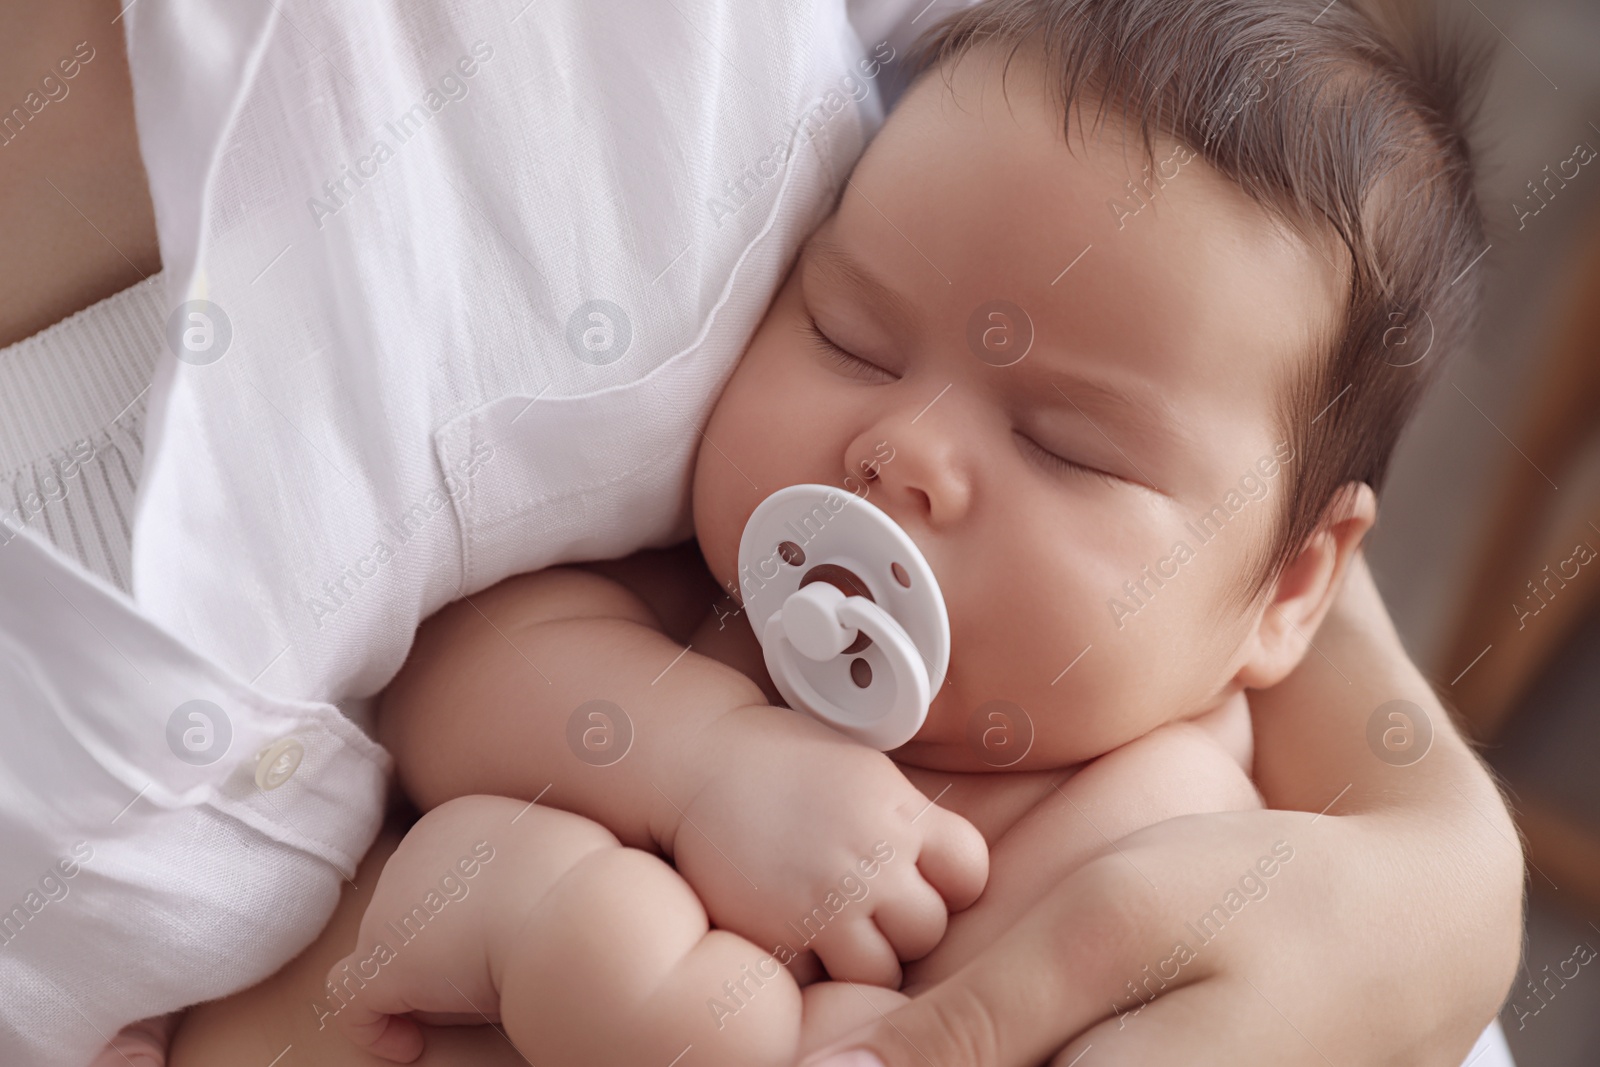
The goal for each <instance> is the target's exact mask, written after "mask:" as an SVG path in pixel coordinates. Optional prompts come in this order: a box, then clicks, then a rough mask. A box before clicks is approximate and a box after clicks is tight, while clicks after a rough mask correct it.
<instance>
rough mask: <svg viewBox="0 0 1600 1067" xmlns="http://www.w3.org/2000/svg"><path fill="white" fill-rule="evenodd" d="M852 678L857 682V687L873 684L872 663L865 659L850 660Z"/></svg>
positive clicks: (862, 687)
mask: <svg viewBox="0 0 1600 1067" xmlns="http://www.w3.org/2000/svg"><path fill="white" fill-rule="evenodd" d="M850 680H851V681H852V682H854V683H856V688H857V689H865V688H866V687H867V686H869V685H871V684H872V664H870V663H868V662H867V661H866V660H864V659H853V660H851V661H850Z"/></svg>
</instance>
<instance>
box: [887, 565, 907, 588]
mask: <svg viewBox="0 0 1600 1067" xmlns="http://www.w3.org/2000/svg"><path fill="white" fill-rule="evenodd" d="M889 570H890V571H891V572H892V573H893V574H894V580H895V581H897V582H899V583H900V588H902V589H910V588H911V575H909V574H907V573H906V569H905V568H904V567H902V566H901V565H900V564H898V563H891V564H889Z"/></svg>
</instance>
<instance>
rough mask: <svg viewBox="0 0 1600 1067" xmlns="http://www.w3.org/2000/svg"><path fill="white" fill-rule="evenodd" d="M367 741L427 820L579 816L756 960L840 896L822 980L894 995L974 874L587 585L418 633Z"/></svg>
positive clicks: (919, 803)
mask: <svg viewBox="0 0 1600 1067" xmlns="http://www.w3.org/2000/svg"><path fill="white" fill-rule="evenodd" d="M595 701H602V702H605V703H603V704H596V703H591V702H595ZM594 714H598V715H599V716H601V717H600V718H593V717H592V715H594ZM596 733H599V734H602V735H603V736H602V738H601V740H607V741H609V744H607V745H604V746H601V747H600V748H599V749H598V750H597V749H596V748H593V747H591V746H590V745H588V744H586V738H587V737H589V736H590V735H593V734H596ZM379 734H380V740H382V741H383V742H384V744H385V745H386V746H388V747H389V749H390V751H391V752H393V753H394V756H395V760H396V763H397V766H398V769H399V776H400V779H401V782H402V784H403V785H404V786H405V789H406V791H407V793H408V794H409V795H410V797H411V798H412V800H413V801H415V802H416V803H417V804H418V806H420V807H421V808H423V809H424V810H428V809H431V808H433V807H436V806H438V805H439V804H441V803H442V802H444V801H446V800H449V799H450V798H452V797H458V796H465V795H471V794H485V793H488V794H495V795H499V796H506V797H516V798H520V799H522V800H524V801H531V800H534V799H536V798H537V799H538V800H539V802H540V803H541V804H544V805H548V806H551V807H557V808H561V809H564V810H566V811H569V812H572V813H574V814H577V815H583V816H586V817H588V818H590V819H593V820H595V821H596V822H598V823H600V824H601V825H603V826H604V827H606V828H607V829H608V830H610V831H611V832H612V833H614V834H616V836H617V837H618V838H619V839H621V841H622V842H623V844H626V845H629V846H631V847H634V848H639V849H643V850H646V851H652V852H654V851H659V852H660V853H661V854H663V855H665V856H668V857H670V858H671V859H672V860H673V861H674V863H675V864H676V866H677V868H678V871H679V873H680V874H682V875H683V877H684V878H685V879H687V880H688V882H689V884H690V885H691V886H693V887H694V889H695V891H696V892H698V893H699V894H700V897H701V900H702V901H703V902H704V903H705V906H706V908H707V910H708V911H709V912H710V913H711V918H712V920H713V922H714V923H715V924H716V925H717V926H719V927H722V928H724V929H728V930H732V931H734V932H737V933H739V934H740V935H742V936H744V937H747V938H750V939H751V940H754V941H756V942H757V943H760V944H764V945H768V946H774V945H776V944H778V943H779V942H780V941H785V942H792V941H793V940H794V935H793V934H792V933H790V932H789V931H790V930H791V929H792V928H793V927H803V925H804V920H805V919H806V917H808V916H810V915H812V914H813V913H814V912H815V910H816V909H817V908H821V907H824V905H825V904H827V905H829V906H831V904H832V902H834V901H836V900H841V899H844V896H846V895H848V894H849V893H850V892H852V890H851V886H854V887H856V888H857V889H859V890H860V891H861V892H862V893H863V894H867V895H866V896H863V897H862V898H861V899H860V901H859V902H856V903H852V904H851V906H850V907H849V909H848V910H847V911H845V912H844V914H842V915H841V917H840V919H839V920H838V921H836V922H829V923H827V924H826V929H825V930H824V931H823V932H822V933H821V934H820V935H819V936H818V937H817V938H816V939H815V941H814V942H813V943H811V944H809V945H808V946H807V947H809V948H812V949H814V950H815V951H816V953H817V955H818V957H819V958H820V959H821V960H822V962H823V963H824V965H826V966H827V968H828V970H829V973H830V974H831V975H832V976H833V977H835V978H848V979H852V980H856V981H864V982H875V983H879V984H882V985H888V986H893V985H897V984H898V982H899V979H900V966H899V960H901V959H916V958H918V957H920V956H922V955H924V954H925V953H926V952H927V951H928V950H929V949H931V948H932V947H933V946H934V945H935V944H936V943H937V942H938V940H939V938H940V937H941V936H942V935H943V933H944V927H945V916H946V909H947V908H948V909H954V910H959V909H960V908H963V907H966V906H967V904H969V903H971V901H972V900H973V899H975V898H976V897H977V895H978V893H979V892H980V891H981V890H982V887H983V881H984V878H985V875H986V873H987V865H986V855H985V852H984V848H983V842H982V838H981V837H980V836H979V835H978V833H977V831H976V830H974V829H973V828H972V826H971V825H970V824H968V823H967V822H966V821H965V820H963V819H961V818H959V817H958V816H956V815H954V814H952V813H951V812H949V811H946V810H944V809H942V808H939V807H937V806H933V805H930V804H928V802H927V800H926V798H924V797H923V796H922V794H921V793H919V792H917V790H916V789H915V788H914V787H913V786H912V785H911V784H910V783H909V782H908V781H906V779H905V776H904V775H903V774H901V773H900V771H899V770H898V769H897V768H896V767H895V766H894V764H893V763H892V762H891V761H890V760H889V759H888V757H886V756H884V755H883V754H882V753H881V752H875V751H873V750H871V749H867V748H864V747H862V746H861V745H858V744H855V743H854V742H852V741H850V740H848V739H847V738H845V737H843V736H842V735H840V734H838V733H836V732H835V731H833V730H830V729H829V728H827V727H826V726H823V725H822V724H820V723H818V722H816V721H814V720H812V719H811V718H810V717H808V716H805V715H802V714H799V713H797V712H794V711H790V710H789V709H787V708H774V707H770V706H768V705H767V704H766V702H765V699H764V698H763V696H762V693H761V690H760V689H759V687H757V685H756V684H755V683H754V682H753V681H751V680H750V679H749V678H747V677H745V676H744V675H743V674H741V673H739V672H738V671H736V670H734V669H732V668H731V667H728V666H725V665H724V664H722V663H720V662H718V661H716V660H713V659H710V658H709V657H706V656H702V655H700V654H699V653H697V652H695V651H693V650H692V649H685V648H682V647H680V646H679V645H678V644H677V643H676V642H675V641H673V640H672V639H671V638H669V637H667V636H666V635H665V634H664V633H662V632H661V630H660V628H659V625H658V623H657V620H656V618H655V616H654V615H653V614H652V612H651V611H650V609H649V608H648V607H647V606H646V605H645V604H644V603H643V602H642V601H641V600H640V599H639V598H638V597H637V596H635V595H634V594H633V593H632V592H630V591H629V590H627V589H625V588H624V587H623V586H621V585H619V584H617V583H615V582H613V581H611V580H610V579H609V578H605V577H602V576H600V575H598V574H593V573H590V572H588V571H584V570H577V569H572V568H565V567H556V568H551V569H549V570H545V571H540V572H538V573H535V574H529V575H523V576H520V577H517V578H512V579H509V580H507V581H505V582H502V583H500V584H499V585H497V586H495V587H494V588H492V589H489V590H486V591H484V592H483V593H480V594H477V595H475V596H474V597H472V598H471V599H470V600H464V601H461V602H458V603H456V604H453V605H451V606H449V607H447V608H445V609H444V610H442V611H440V612H439V613H438V614H437V615H435V616H434V617H433V618H431V619H429V620H428V621H427V622H426V623H424V624H423V626H422V627H421V629H419V630H418V633H417V640H416V643H415V645H414V646H413V648H412V651H411V655H410V658H409V659H408V660H407V661H406V665H405V667H404V668H403V669H402V670H401V672H400V674H399V675H398V676H397V677H396V678H395V680H394V682H393V683H392V684H391V685H390V688H389V690H388V691H387V693H386V694H385V697H384V701H383V705H382V707H381V709H380V712H379ZM874 855H877V856H878V858H879V859H880V860H883V859H884V856H885V855H887V856H891V857H895V858H894V859H893V861H888V860H885V861H884V864H883V871H882V873H881V874H878V875H877V877H876V880H875V881H874V882H873V883H872V884H871V885H870V887H869V886H865V885H864V883H862V882H861V880H860V878H859V876H858V875H857V873H856V872H857V868H858V867H859V866H860V865H861V864H862V863H864V862H869V861H872V857H873V856H874ZM846 878H848V879H849V881H848V882H846V881H844V879H846ZM841 886H842V887H843V888H841ZM869 897H870V899H869ZM822 914H823V915H824V916H826V915H827V914H828V912H826V911H824V912H823V913H822ZM791 924H792V925H791Z"/></svg>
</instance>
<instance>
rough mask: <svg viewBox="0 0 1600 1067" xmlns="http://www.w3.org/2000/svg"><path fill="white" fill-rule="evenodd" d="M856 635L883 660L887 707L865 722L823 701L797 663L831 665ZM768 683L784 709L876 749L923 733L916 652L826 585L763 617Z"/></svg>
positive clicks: (880, 613) (888, 618)
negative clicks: (888, 678)
mask: <svg viewBox="0 0 1600 1067" xmlns="http://www.w3.org/2000/svg"><path fill="white" fill-rule="evenodd" d="M857 630H859V631H861V632H862V633H864V634H866V635H867V637H869V638H871V640H872V643H873V644H875V645H876V646H878V648H879V649H880V650H881V651H882V653H883V655H884V658H885V659H887V660H888V661H889V670H890V672H891V673H892V674H893V675H894V693H895V699H894V702H893V703H892V704H891V705H890V707H889V709H888V710H887V711H886V712H884V713H883V714H882V715H880V716H878V717H876V718H874V719H872V720H871V721H858V720H856V719H853V718H850V717H849V716H848V713H846V712H844V711H843V710H842V709H839V708H837V707H836V706H835V705H834V704H833V703H832V702H831V701H829V700H827V699H825V698H824V697H823V696H822V695H821V694H820V693H818V692H817V690H816V688H815V687H814V686H812V684H811V683H810V682H809V681H807V680H806V677H805V675H804V674H803V673H802V672H801V670H800V664H799V657H800V656H802V655H803V656H805V657H806V658H807V659H811V660H816V661H826V660H830V659H833V658H834V657H835V656H837V655H839V654H840V653H842V652H843V651H844V650H845V648H846V647H848V646H849V644H850V642H851V640H852V639H853V635H854V634H855V632H856V631H857ZM761 646H762V651H763V658H764V659H765V660H766V664H767V671H768V673H770V674H771V675H772V681H773V684H774V685H776V686H777V687H778V691H779V692H781V693H782V694H783V695H784V697H785V698H786V699H787V700H788V701H789V703H790V704H791V705H794V706H796V707H798V708H802V709H804V710H806V711H809V712H810V713H811V714H813V715H815V716H817V717H818V718H820V719H823V720H824V721H826V722H827V723H828V724H829V725H830V726H832V727H833V728H834V729H836V730H838V731H839V732H840V733H843V734H845V735H846V736H848V737H851V738H854V739H855V740H857V741H860V742H861V743H863V744H866V745H870V746H872V747H873V748H876V749H879V750H880V751H887V750H888V749H892V748H899V747H900V746H901V745H903V744H905V743H906V742H907V741H909V740H911V738H912V737H914V736H916V733H917V731H918V730H919V729H921V728H922V723H923V720H924V719H926V718H927V715H928V703H929V699H930V688H931V686H930V683H929V679H928V670H927V665H926V664H925V663H924V662H923V659H922V654H921V653H920V652H919V651H917V646H916V643H915V642H914V641H912V640H911V637H910V635H909V634H907V633H906V631H905V628H904V627H902V626H901V625H900V624H899V623H898V622H897V621H895V618H894V616H892V615H890V614H889V613H888V612H886V611H884V610H883V609H882V608H881V607H879V606H878V605H877V604H875V603H873V602H872V601H871V600H869V599H867V598H866V597H862V596H846V595H845V594H844V593H843V592H842V591H841V590H840V589H838V588H837V587H836V586H833V585H830V584H829V583H827V582H811V583H810V584H808V585H804V586H801V587H800V588H799V589H798V590H796V591H795V592H793V593H791V594H790V595H789V597H788V598H787V599H786V600H785V601H784V602H783V607H782V608H780V609H778V610H777V611H776V612H774V613H773V614H772V615H771V616H770V617H769V618H768V619H767V625H766V629H765V631H764V632H763V634H762V641H761Z"/></svg>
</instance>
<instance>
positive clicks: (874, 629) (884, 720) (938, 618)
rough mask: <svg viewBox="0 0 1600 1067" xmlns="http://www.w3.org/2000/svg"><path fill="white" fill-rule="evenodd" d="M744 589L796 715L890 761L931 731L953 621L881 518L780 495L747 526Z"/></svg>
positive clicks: (808, 487)
mask: <svg viewBox="0 0 1600 1067" xmlns="http://www.w3.org/2000/svg"><path fill="white" fill-rule="evenodd" d="M739 587H740V592H741V596H742V599H743V601H744V610H745V614H746V615H747V616H748V617H749V619H750V626H751V628H752V629H754V631H755V635H756V640H758V641H760V642H761V649H762V652H763V654H764V657H765V659H766V663H767V671H768V673H770V674H771V675H772V681H773V684H774V685H776V686H777V687H778V692H780V693H782V694H783V697H784V699H785V700H786V701H788V703H789V706H790V707H792V708H795V709H797V710H801V711H807V712H810V713H811V714H812V715H815V716H816V717H817V718H819V719H821V720H822V721H823V722H825V723H827V724H828V725H829V726H832V727H833V728H834V729H836V730H838V731H840V732H841V733H843V734H846V735H848V736H849V737H852V738H854V739H855V740H857V741H860V742H862V743H863V744H867V745H871V746H872V747H873V748H876V749H881V750H887V749H891V748H898V747H899V746H901V745H903V744H905V743H906V742H907V741H909V740H911V738H912V737H913V736H914V735H915V734H916V732H917V731H918V730H919V729H921V727H922V722H923V720H924V719H926V718H927V716H928V704H929V702H930V701H931V700H932V698H933V694H934V693H935V692H937V691H938V689H939V686H941V685H943V684H944V674H945V669H946V668H947V667H948V666H949V665H950V616H949V614H948V613H947V612H946V611H945V606H944V597H943V596H942V595H941V594H940V592H939V582H938V580H937V579H935V578H934V576H933V568H932V567H930V566H928V561H927V560H926V559H925V558H924V557H923V555H922V552H921V550H919V549H918V548H917V545H916V542H914V541H912V540H911V538H910V536H909V535H908V534H907V533H906V532H905V531H904V530H902V529H901V528H900V527H899V525H898V524H896V523H895V521H894V520H893V519H891V518H890V517H889V516H888V515H887V514H885V513H884V512H883V510H882V509H880V508H878V507H877V506H876V505H874V504H869V503H868V502H867V501H865V500H863V499H862V498H861V497H859V496H856V495H855V494H854V493H851V492H847V491H845V490H842V489H835V488H834V487H832V486H828V485H812V484H802V485H791V486H789V487H788V488H785V489H780V490H778V491H777V492H776V493H773V494H772V495H771V496H769V497H767V499H765V500H763V501H762V502H761V503H760V505H759V506H757V508H756V510H755V511H754V512H753V513H752V514H751V516H750V521H749V522H747V523H745V527H744V536H743V537H741V538H740V540H739ZM846 590H848V592H846Z"/></svg>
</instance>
